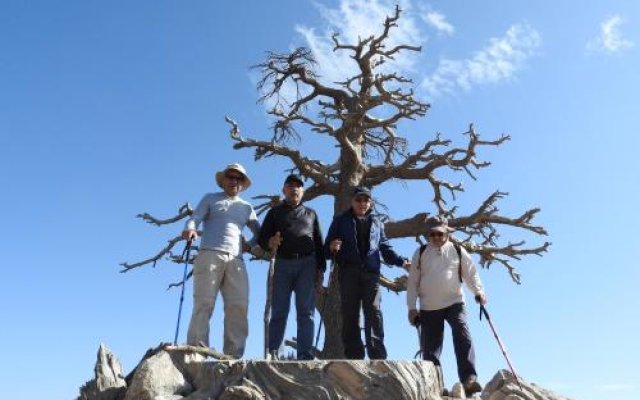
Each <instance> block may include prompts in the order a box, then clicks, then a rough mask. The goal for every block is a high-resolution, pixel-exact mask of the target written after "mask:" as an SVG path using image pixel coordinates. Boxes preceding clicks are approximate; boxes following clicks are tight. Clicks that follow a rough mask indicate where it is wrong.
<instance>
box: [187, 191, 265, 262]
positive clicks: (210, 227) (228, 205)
mask: <svg viewBox="0 0 640 400" xmlns="http://www.w3.org/2000/svg"><path fill="white" fill-rule="evenodd" d="M200 223H203V233H202V239H201V241H200V248H201V249H206V250H218V251H223V252H225V253H229V254H232V255H234V256H239V255H241V254H242V229H243V228H244V227H245V226H247V227H249V229H251V231H252V232H253V238H252V239H251V241H249V244H250V245H255V244H256V238H257V236H258V232H259V231H260V222H258V217H257V216H256V213H255V211H254V210H253V207H252V206H251V204H249V203H247V202H246V201H244V200H242V199H241V198H240V197H239V196H233V197H230V196H229V195H227V194H226V193H224V192H218V193H207V194H206V195H204V197H203V198H202V200H200V203H198V206H197V207H196V209H195V210H194V211H193V215H192V216H191V218H189V219H188V220H187V223H186V224H185V229H186V230H195V229H197V227H198V225H200Z"/></svg>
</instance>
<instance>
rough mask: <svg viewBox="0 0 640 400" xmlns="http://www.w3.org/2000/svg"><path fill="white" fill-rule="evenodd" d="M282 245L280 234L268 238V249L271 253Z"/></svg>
mask: <svg viewBox="0 0 640 400" xmlns="http://www.w3.org/2000/svg"><path fill="white" fill-rule="evenodd" d="M281 244H282V236H280V232H276V234H275V235H273V236H271V237H270V238H269V248H270V249H271V252H272V253H275V252H276V251H278V247H280V245H281Z"/></svg>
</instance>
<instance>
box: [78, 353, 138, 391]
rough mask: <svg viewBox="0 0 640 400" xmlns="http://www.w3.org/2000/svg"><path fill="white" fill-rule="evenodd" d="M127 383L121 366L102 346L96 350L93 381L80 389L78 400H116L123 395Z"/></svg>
mask: <svg viewBox="0 0 640 400" xmlns="http://www.w3.org/2000/svg"><path fill="white" fill-rule="evenodd" d="M126 387H127V383H126V382H125V380H124V374H123V371H122V365H120V361H118V359H117V358H116V356H115V355H114V354H113V353H112V352H111V351H110V350H109V349H107V347H106V346H105V345H104V344H100V348H99V349H98V359H97V360H96V366H95V368H94V379H92V380H90V381H89V382H87V383H85V384H84V385H83V386H82V387H81V388H80V396H79V397H78V399H79V400H116V399H119V398H121V397H122V396H123V395H124V392H125V390H126Z"/></svg>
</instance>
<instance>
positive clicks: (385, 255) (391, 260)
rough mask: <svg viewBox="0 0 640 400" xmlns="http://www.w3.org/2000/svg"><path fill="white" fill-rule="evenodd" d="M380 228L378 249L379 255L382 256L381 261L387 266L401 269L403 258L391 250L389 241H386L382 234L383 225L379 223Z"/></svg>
mask: <svg viewBox="0 0 640 400" xmlns="http://www.w3.org/2000/svg"><path fill="white" fill-rule="evenodd" d="M379 227H380V243H379V244H378V247H379V248H380V253H381V254H382V259H383V260H384V262H386V263H387V264H392V265H397V266H398V267H401V266H402V264H403V263H404V258H402V257H400V256H399V255H398V253H396V252H395V251H394V250H393V247H391V244H389V239H387V235H385V233H384V224H383V223H382V222H379Z"/></svg>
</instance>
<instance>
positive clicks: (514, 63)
mask: <svg viewBox="0 0 640 400" xmlns="http://www.w3.org/2000/svg"><path fill="white" fill-rule="evenodd" d="M541 43H542V39H541V37H540V34H539V33H538V32H537V31H536V30H535V29H533V28H531V27H530V26H528V25H523V24H516V25H512V26H511V27H510V28H509V29H508V30H507V32H506V33H505V34H504V35H503V36H502V37H497V38H492V39H490V40H489V44H488V45H487V46H486V47H485V48H483V49H481V50H479V51H477V52H476V53H475V54H474V55H473V56H472V57H471V58H469V59H463V60H452V59H448V58H444V59H441V60H440V63H439V65H438V67H437V68H436V70H435V72H434V73H433V74H431V75H430V76H428V77H426V78H424V80H423V81H422V84H421V87H422V89H423V90H425V91H426V93H427V95H428V97H430V98H434V97H438V96H441V95H444V94H455V93H457V92H458V91H460V90H463V91H468V90H470V89H471V88H472V87H473V86H476V85H483V84H489V83H498V82H503V81H511V80H512V79H514V76H515V73H516V72H517V71H518V70H520V69H522V68H523V67H524V65H525V64H526V62H527V61H528V60H529V59H530V58H531V57H532V56H534V55H535V54H536V53H537V49H538V48H539V47H540V45H541Z"/></svg>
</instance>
